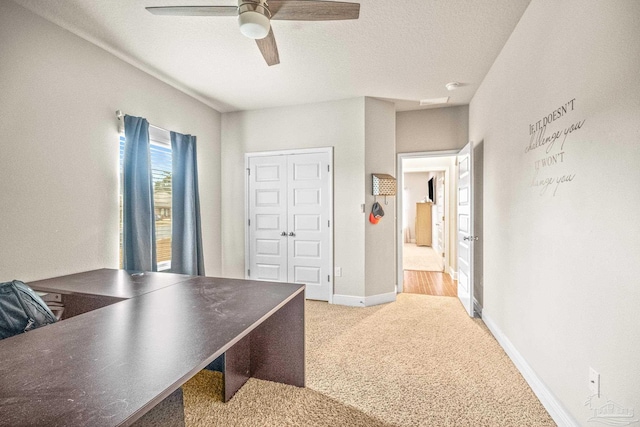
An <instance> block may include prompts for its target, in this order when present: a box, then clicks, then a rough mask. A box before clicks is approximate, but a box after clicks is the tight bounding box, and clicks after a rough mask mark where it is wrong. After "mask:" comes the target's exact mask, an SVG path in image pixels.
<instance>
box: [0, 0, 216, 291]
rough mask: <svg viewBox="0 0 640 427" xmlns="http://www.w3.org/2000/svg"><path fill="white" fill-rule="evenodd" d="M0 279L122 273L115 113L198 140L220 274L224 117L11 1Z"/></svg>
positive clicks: (206, 230)
mask: <svg viewBox="0 0 640 427" xmlns="http://www.w3.org/2000/svg"><path fill="white" fill-rule="evenodd" d="M0 40H2V43H0V58H1V60H0V93H1V94H2V98H1V99H0V133H1V134H2V136H3V138H2V142H1V143H0V144H1V147H2V148H1V155H0V199H1V200H0V202H1V203H0V206H2V207H1V208H0V236H2V237H1V239H2V243H1V244H0V281H5V280H10V279H13V278H19V279H22V280H34V279H39V278H45V277H51V276H56V275H61V274H67V273H73V272H78V271H84V270H89V269H95V268H103V267H110V268H118V234H119V232H118V215H119V213H118V211H119V208H118V185H119V184H118V164H119V161H118V150H119V149H118V131H117V120H116V118H115V110H116V109H121V110H122V111H123V112H125V113H127V114H131V115H137V116H143V117H146V118H147V119H148V120H149V121H150V123H152V124H155V125H158V126H161V127H163V128H167V129H172V130H176V131H178V132H183V133H191V134H194V135H197V137H198V162H199V165H198V166H199V178H200V192H201V194H200V200H201V209H202V219H203V227H202V228H203V234H204V235H203V243H204V255H205V264H206V265H205V267H206V271H207V274H208V275H216V274H219V273H220V252H221V251H220V220H219V218H220V203H219V194H220V176H219V170H220V156H219V152H220V148H219V144H220V114H219V113H218V112H216V111H215V110H213V109H211V108H209V107H207V106H205V105H203V104H201V103H200V102H198V101H196V100H194V99H193V98H190V97H188V96H186V95H184V94H183V93H181V92H179V91H177V90H176V89H173V88H171V87H170V86H168V85H166V84H164V83H161V82H160V81H158V80H156V79H155V78H152V77H150V76H149V75H147V74H145V73H143V72H141V71H140V70H138V69H136V68H134V67H132V66H131V65H128V64H126V63H125V62H123V61H121V60H119V59H117V58H116V57H114V56H112V55H111V54H109V53H107V52H105V51H103V50H102V49H100V48H98V47H96V46H94V45H92V44H90V43H89V42H87V41H85V40H82V39H80V38H79V37H77V36H75V35H73V34H71V33H69V32H68V31H66V30H63V29H61V28H60V27H57V26H56V25H54V24H51V23H49V22H48V21H45V20H44V19H42V18H40V17H38V16H37V15H35V14H33V13H31V12H29V11H27V10H26V9H23V8H22V7H20V6H17V5H16V4H14V3H13V2H7V1H3V2H0Z"/></svg>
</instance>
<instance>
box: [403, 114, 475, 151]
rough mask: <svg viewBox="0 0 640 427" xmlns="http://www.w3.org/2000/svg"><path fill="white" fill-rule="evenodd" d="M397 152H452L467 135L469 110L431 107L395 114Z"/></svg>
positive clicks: (462, 145) (463, 142)
mask: <svg viewBox="0 0 640 427" xmlns="http://www.w3.org/2000/svg"><path fill="white" fill-rule="evenodd" d="M396 120H397V121H396V152H397V153H412V152H421V151H443V150H455V149H460V148H462V147H464V146H465V144H466V143H467V142H468V135H469V127H468V126H469V107H468V106H467V105H461V106H458V107H447V108H430V109H426V110H416V111H401V112H398V113H396Z"/></svg>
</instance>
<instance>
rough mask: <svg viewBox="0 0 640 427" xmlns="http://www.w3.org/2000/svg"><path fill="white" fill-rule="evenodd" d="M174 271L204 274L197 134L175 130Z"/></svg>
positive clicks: (173, 167)
mask: <svg viewBox="0 0 640 427" xmlns="http://www.w3.org/2000/svg"><path fill="white" fill-rule="evenodd" d="M171 156H172V177H171V186H172V190H171V191H172V196H171V197H172V198H171V204H172V205H171V211H172V213H171V216H172V218H171V223H172V229H171V271H172V272H173V273H182V274H190V275H194V276H195V275H198V276H204V259H203V255H202V229H201V222H200V197H199V195H198V166H197V152H196V137H195V136H192V135H182V134H180V133H176V132H171Z"/></svg>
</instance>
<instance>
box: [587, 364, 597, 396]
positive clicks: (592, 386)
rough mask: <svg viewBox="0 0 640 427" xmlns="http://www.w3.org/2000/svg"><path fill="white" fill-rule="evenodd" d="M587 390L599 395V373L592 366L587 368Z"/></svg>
mask: <svg viewBox="0 0 640 427" xmlns="http://www.w3.org/2000/svg"><path fill="white" fill-rule="evenodd" d="M589 390H591V393H593V394H594V395H596V396H597V397H600V374H599V373H598V372H597V371H596V370H595V369H593V368H589Z"/></svg>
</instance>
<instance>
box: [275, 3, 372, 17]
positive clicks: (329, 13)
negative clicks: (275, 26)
mask: <svg viewBox="0 0 640 427" xmlns="http://www.w3.org/2000/svg"><path fill="white" fill-rule="evenodd" d="M268 4H269V11H271V19H279V20H287V21H334V20H342V19H358V17H359V16H360V4H359V3H347V2H339V1H316V0H269V1H268Z"/></svg>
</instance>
